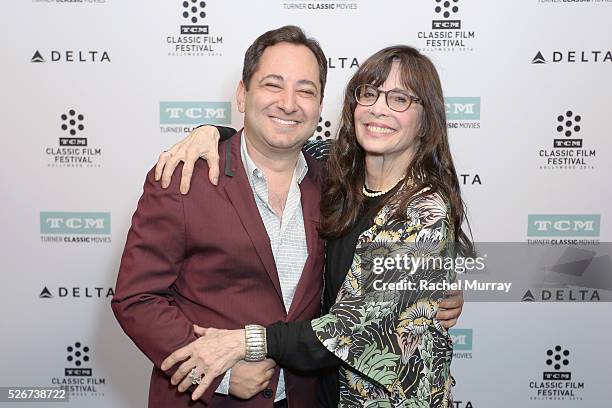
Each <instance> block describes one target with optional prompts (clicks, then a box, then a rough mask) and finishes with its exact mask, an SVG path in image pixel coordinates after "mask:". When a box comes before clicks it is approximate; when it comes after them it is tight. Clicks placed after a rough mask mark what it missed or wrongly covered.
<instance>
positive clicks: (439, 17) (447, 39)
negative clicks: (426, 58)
mask: <svg viewBox="0 0 612 408" xmlns="http://www.w3.org/2000/svg"><path fill="white" fill-rule="evenodd" d="M430 1H431V3H433V12H434V13H433V14H434V19H433V20H431V29H427V30H423V31H419V32H418V33H417V37H418V38H419V44H420V47H419V50H420V51H424V52H432V51H444V52H467V51H474V42H475V41H476V32H475V31H474V30H469V29H466V27H464V23H465V21H462V20H461V19H460V16H461V11H462V10H463V8H464V5H463V3H462V1H460V0H430Z"/></svg>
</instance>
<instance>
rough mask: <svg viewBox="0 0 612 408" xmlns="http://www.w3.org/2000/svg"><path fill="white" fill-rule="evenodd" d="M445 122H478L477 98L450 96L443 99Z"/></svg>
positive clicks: (478, 107) (478, 99) (478, 103)
mask: <svg viewBox="0 0 612 408" xmlns="http://www.w3.org/2000/svg"><path fill="white" fill-rule="evenodd" d="M444 107H445V108H446V119H447V120H449V121H450V120H480V97H479V96H450V97H446V98H444Z"/></svg>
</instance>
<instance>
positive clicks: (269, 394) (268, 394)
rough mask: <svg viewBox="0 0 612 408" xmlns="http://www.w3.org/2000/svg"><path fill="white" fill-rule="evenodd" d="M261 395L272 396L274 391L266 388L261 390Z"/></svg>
mask: <svg viewBox="0 0 612 408" xmlns="http://www.w3.org/2000/svg"><path fill="white" fill-rule="evenodd" d="M263 396H264V398H272V397H273V396H274V391H272V388H266V389H265V390H263Z"/></svg>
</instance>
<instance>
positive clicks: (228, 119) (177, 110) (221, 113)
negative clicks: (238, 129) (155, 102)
mask: <svg viewBox="0 0 612 408" xmlns="http://www.w3.org/2000/svg"><path fill="white" fill-rule="evenodd" d="M231 123H232V104H231V103H230V102H188V101H162V102H160V103H159V125H160V126H159V130H160V132H161V133H162V134H166V133H170V134H183V133H189V132H191V131H192V130H193V129H194V128H195V127H197V126H199V125H202V124H209V125H230V124H231Z"/></svg>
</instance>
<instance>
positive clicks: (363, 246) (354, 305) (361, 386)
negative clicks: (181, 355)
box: [183, 46, 473, 407]
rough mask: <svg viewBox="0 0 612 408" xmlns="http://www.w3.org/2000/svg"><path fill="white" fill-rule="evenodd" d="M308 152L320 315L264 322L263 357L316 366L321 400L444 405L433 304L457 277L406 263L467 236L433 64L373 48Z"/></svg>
mask: <svg viewBox="0 0 612 408" xmlns="http://www.w3.org/2000/svg"><path fill="white" fill-rule="evenodd" d="M183 147H184V146H183ZM190 147H191V148H193V149H196V150H198V151H201V149H200V147H199V146H198V145H197V143H193V146H190ZM305 150H306V151H308V152H310V153H312V154H313V155H314V156H315V157H316V156H319V157H321V156H325V157H326V179H325V182H324V190H323V196H322V202H321V226H320V233H321V234H322V235H323V236H324V237H325V238H326V239H327V240H328V243H327V250H326V256H327V258H326V272H325V289H324V294H323V313H324V314H323V315H322V316H321V317H320V318H318V319H314V320H312V321H306V322H299V323H289V324H286V323H282V322H281V323H276V324H274V325H271V326H269V327H267V328H266V333H267V340H266V341H267V355H268V357H269V358H272V359H274V360H275V361H276V362H277V363H278V364H279V365H281V366H286V367H290V368H294V369H298V370H304V371H312V370H323V371H321V373H322V374H321V394H320V401H321V405H323V406H342V407H345V406H346V407H348V406H367V407H400V406H401V407H450V406H451V404H452V398H451V387H452V382H453V379H452V377H451V374H450V365H451V359H452V351H453V350H452V347H453V346H452V341H451V338H450V335H449V334H448V332H447V330H446V329H445V328H444V327H443V326H442V325H441V324H440V322H439V321H438V320H437V319H436V312H437V311H438V308H439V301H440V299H441V298H443V297H444V290H443V289H442V288H443V287H444V285H442V284H441V283H443V282H446V283H450V282H453V281H454V279H455V274H454V271H453V270H452V268H448V267H444V266H441V265H440V264H438V266H432V265H423V263H421V264H418V265H417V264H415V262H414V260H415V259H417V258H420V259H422V260H424V259H448V258H454V257H455V256H457V255H458V254H459V255H463V256H471V255H472V254H473V245H472V242H471V241H470V239H469V238H468V236H467V235H466V234H465V233H464V231H463V230H462V224H463V221H464V216H465V213H464V205H463V202H462V199H461V195H460V187H459V181H458V178H457V174H456V171H455V167H454V164H453V160H452V156H451V153H450V148H449V144H448V138H447V126H446V115H445V107H444V99H443V95H442V88H441V85H440V80H439V78H438V74H437V72H436V69H435V67H434V65H433V64H432V63H431V61H430V60H429V59H428V58H427V57H426V56H424V55H422V54H421V53H419V52H418V51H417V50H416V49H414V48H412V47H408V46H393V47H388V48H385V49H383V50H381V51H379V52H377V53H375V54H374V55H372V56H371V57H370V58H368V59H367V60H366V61H365V62H364V63H363V64H362V65H361V66H360V67H359V69H358V70H357V71H356V72H355V74H354V75H353V77H352V78H351V79H350V81H349V83H348V85H347V88H346V93H345V98H344V106H343V110H342V121H341V126H340V129H339V132H338V137H337V139H336V140H334V141H323V142H321V141H319V142H314V143H311V144H310V145H307V146H306V147H305ZM406 259H410V260H411V261H412V263H411V264H410V262H407V261H406ZM422 281H425V282H426V284H425V285H424V286H421V285H422V284H421V282H422ZM211 330H213V331H211ZM205 333H206V334H207V335H209V334H213V333H214V329H207V330H206V331H205ZM216 338H217V339H218V340H217V341H216V343H214V347H218V348H220V349H222V350H227V348H228V347H231V345H228V344H227V343H224V342H223V332H221V331H217V332H216ZM227 351H228V352H227V353H226V354H227V355H228V356H229V355H230V354H232V353H229V350H227ZM228 358H229V357H228ZM230 365H231V364H230ZM330 368H331V371H327V373H328V374H325V373H326V371H325V369H330ZM330 373H331V374H330Z"/></svg>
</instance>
